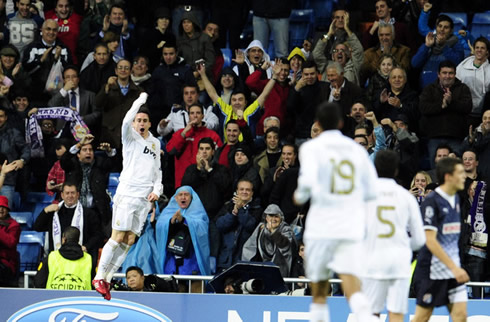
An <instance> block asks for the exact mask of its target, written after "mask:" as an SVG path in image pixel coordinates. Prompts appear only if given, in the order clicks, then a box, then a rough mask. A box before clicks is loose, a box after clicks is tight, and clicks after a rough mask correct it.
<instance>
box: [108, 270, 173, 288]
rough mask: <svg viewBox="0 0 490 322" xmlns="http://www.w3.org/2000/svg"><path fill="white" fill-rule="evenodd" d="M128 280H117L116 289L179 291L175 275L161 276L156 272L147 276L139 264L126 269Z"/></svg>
mask: <svg viewBox="0 0 490 322" xmlns="http://www.w3.org/2000/svg"><path fill="white" fill-rule="evenodd" d="M126 282H127V284H123V283H122V282H121V281H117V282H116V283H115V284H114V290H116V291H137V292H141V291H144V292H178V291H179V289H178V287H177V281H176V280H175V278H174V277H173V276H170V277H168V278H160V277H158V276H156V275H154V274H150V275H147V276H145V274H144V273H143V270H142V269H141V268H140V267H138V266H130V267H128V268H127V269H126Z"/></svg>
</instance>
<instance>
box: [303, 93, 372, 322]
mask: <svg viewBox="0 0 490 322" xmlns="http://www.w3.org/2000/svg"><path fill="white" fill-rule="evenodd" d="M316 118H317V121H318V122H319V123H320V126H321V128H322V129H323V130H324V131H323V132H322V133H321V134H320V135H319V136H317V137H316V138H314V139H312V140H310V141H308V142H306V143H304V144H303V145H302V146H301V149H300V151H299V158H300V162H301V163H300V164H301V168H300V174H299V178H298V188H297V189H296V191H295V193H294V199H295V202H296V203H297V204H304V203H306V202H307V201H308V199H311V201H310V210H309V212H308V216H307V217H306V228H305V232H304V243H305V254H306V275H307V277H308V278H309V279H311V280H312V285H311V291H312V295H313V303H312V304H311V305H310V321H315V322H319V321H322V322H329V321H330V318H329V314H328V308H327V305H326V296H327V293H328V279H329V278H330V277H331V276H332V273H333V272H335V273H337V274H338V275H339V277H340V278H341V279H342V288H343V290H344V293H345V295H346V297H347V299H348V301H349V305H350V308H351V310H352V312H353V313H354V314H355V315H356V316H357V319H358V321H363V322H368V321H379V319H378V318H377V317H375V316H374V315H372V312H371V308H370V306H369V301H368V299H367V298H366V297H365V295H364V294H362V293H361V292H360V286H359V285H360V283H359V279H358V276H359V274H360V271H361V268H362V265H363V264H362V262H363V258H362V257H363V256H362V240H363V239H364V232H365V222H366V219H365V218H366V202H367V201H368V200H371V199H374V198H376V190H375V189H374V187H375V186H376V171H375V169H374V166H373V164H372V162H371V161H370V159H369V156H368V153H367V152H366V150H365V149H363V148H362V146H360V145H359V144H357V143H355V142H354V141H353V140H352V139H350V138H348V137H346V136H343V135H342V133H340V131H339V130H338V129H340V128H341V127H342V111H341V109H340V106H339V105H337V104H336V103H328V102H325V103H322V104H320V105H319V106H318V108H317V115H316Z"/></svg>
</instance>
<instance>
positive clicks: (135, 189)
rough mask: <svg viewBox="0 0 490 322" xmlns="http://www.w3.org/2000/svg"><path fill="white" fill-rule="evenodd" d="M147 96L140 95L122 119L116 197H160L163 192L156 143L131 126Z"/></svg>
mask: <svg viewBox="0 0 490 322" xmlns="http://www.w3.org/2000/svg"><path fill="white" fill-rule="evenodd" d="M147 97H148V94H146V93H142V94H140V97H139V98H138V99H136V100H135V101H134V103H133V105H132V106H131V109H130V110H129V111H128V112H127V113H126V116H125V117H124V120H123V124H122V130H121V136H122V155H123V169H122V172H121V176H120V177H119V185H118V186H117V190H116V195H117V194H120V195H125V196H133V197H141V198H146V197H148V195H149V194H150V193H151V192H153V193H155V194H156V195H157V196H160V195H161V194H162V192H163V185H162V170H161V168H160V141H159V140H158V139H156V138H155V137H154V136H153V135H152V134H151V133H149V135H148V137H147V138H146V139H145V138H143V137H142V136H141V135H140V134H139V133H138V132H137V131H136V130H135V129H133V126H132V123H133V120H134V118H135V117H136V114H138V110H139V109H140V107H141V105H143V104H144V103H145V102H146V98H147Z"/></svg>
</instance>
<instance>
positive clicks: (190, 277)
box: [24, 271, 490, 322]
mask: <svg viewBox="0 0 490 322" xmlns="http://www.w3.org/2000/svg"><path fill="white" fill-rule="evenodd" d="M35 275H36V271H25V272H24V288H29V281H30V277H31V276H32V277H33V276H35ZM157 276H158V277H161V278H167V277H170V276H173V277H174V278H175V279H176V280H178V281H187V282H188V289H189V293H190V291H191V283H192V282H193V281H201V286H202V289H204V283H205V282H207V281H210V280H212V279H213V278H214V276H212V275H208V276H202V275H165V274H158V275H157ZM125 277H126V275H125V274H123V273H116V274H114V278H116V279H123V278H125ZM284 282H285V283H286V284H288V285H289V284H291V287H290V289H291V290H292V291H294V290H295V289H296V288H297V287H296V284H297V283H302V284H304V283H309V282H310V280H309V279H307V278H293V277H286V278H284ZM329 282H330V284H332V285H334V284H340V283H341V282H342V281H341V280H340V279H330V280H329ZM466 286H468V287H471V286H477V287H481V288H482V293H481V294H480V298H481V299H482V300H483V299H484V295H485V294H484V290H485V289H484V288H486V287H488V288H490V282H468V283H466ZM333 291H334V290H332V292H333ZM331 294H332V293H331ZM488 315H489V316H490V307H489V312H488ZM489 322H490V321H489Z"/></svg>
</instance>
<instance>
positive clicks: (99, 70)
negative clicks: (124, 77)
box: [80, 57, 116, 93]
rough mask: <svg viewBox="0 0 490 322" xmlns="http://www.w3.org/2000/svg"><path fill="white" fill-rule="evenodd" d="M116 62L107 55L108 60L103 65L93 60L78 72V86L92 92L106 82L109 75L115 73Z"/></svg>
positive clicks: (96, 90)
mask: <svg viewBox="0 0 490 322" xmlns="http://www.w3.org/2000/svg"><path fill="white" fill-rule="evenodd" d="M115 70H116V63H115V62H114V60H113V59H112V57H109V61H108V62H107V64H105V65H104V66H100V65H99V64H97V62H96V61H95V60H94V61H93V62H91V63H90V64H89V65H88V66H87V67H86V68H85V69H84V70H83V71H82V72H81V73H80V88H83V89H86V90H87V91H91V92H94V93H98V92H99V91H100V89H101V88H102V87H103V86H104V85H105V84H106V83H107V80H108V79H109V77H111V76H115V75H116V72H115Z"/></svg>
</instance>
